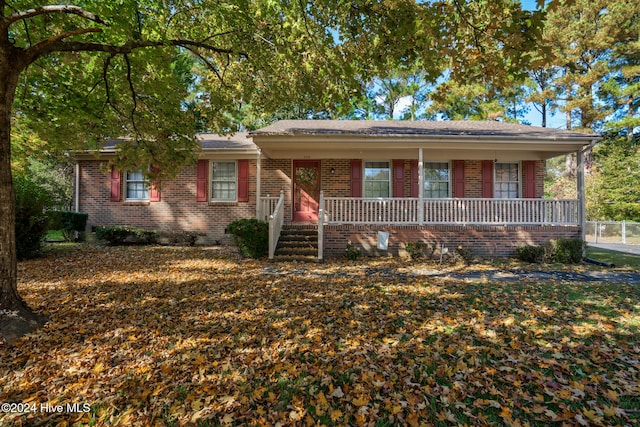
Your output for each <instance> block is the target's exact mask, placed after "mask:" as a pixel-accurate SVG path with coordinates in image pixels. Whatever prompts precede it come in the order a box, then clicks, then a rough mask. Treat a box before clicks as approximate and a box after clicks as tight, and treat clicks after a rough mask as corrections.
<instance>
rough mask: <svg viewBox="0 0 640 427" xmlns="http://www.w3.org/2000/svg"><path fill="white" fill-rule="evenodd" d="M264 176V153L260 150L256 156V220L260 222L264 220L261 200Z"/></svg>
mask: <svg viewBox="0 0 640 427" xmlns="http://www.w3.org/2000/svg"><path fill="white" fill-rule="evenodd" d="M261 175H262V152H261V151H260V149H259V148H258V155H257V156H256V218H258V219H259V220H262V219H264V212H262V200H260V193H261V190H262V188H261V187H262V184H261V179H260V177H261Z"/></svg>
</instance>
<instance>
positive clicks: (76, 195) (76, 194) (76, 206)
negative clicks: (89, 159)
mask: <svg viewBox="0 0 640 427" xmlns="http://www.w3.org/2000/svg"><path fill="white" fill-rule="evenodd" d="M74 175H75V177H74V178H75V182H74V188H73V210H74V212H80V162H78V161H77V160H76V164H75V167H74Z"/></svg>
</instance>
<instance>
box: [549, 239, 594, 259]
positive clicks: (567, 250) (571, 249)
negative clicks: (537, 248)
mask: <svg viewBox="0 0 640 427" xmlns="http://www.w3.org/2000/svg"><path fill="white" fill-rule="evenodd" d="M584 246H585V242H584V241H583V240H580V239H555V240H549V241H548V242H547V243H546V245H545V250H546V258H547V259H548V260H549V261H552V262H559V263H562V264H577V263H579V262H580V261H582V254H583V251H584Z"/></svg>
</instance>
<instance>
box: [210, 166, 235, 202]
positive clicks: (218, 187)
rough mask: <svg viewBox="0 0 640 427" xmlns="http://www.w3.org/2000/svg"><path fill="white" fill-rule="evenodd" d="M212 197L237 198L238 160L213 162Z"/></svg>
mask: <svg viewBox="0 0 640 427" xmlns="http://www.w3.org/2000/svg"><path fill="white" fill-rule="evenodd" d="M211 199H212V200H228V201H235V200H236V162H212V166H211Z"/></svg>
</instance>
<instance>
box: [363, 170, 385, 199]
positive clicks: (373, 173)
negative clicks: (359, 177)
mask: <svg viewBox="0 0 640 427" xmlns="http://www.w3.org/2000/svg"><path fill="white" fill-rule="evenodd" d="M390 177H391V170H390V168H389V162H365V164H364V196H365V197H389V196H390V192H391V190H390V184H389V179H390Z"/></svg>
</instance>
